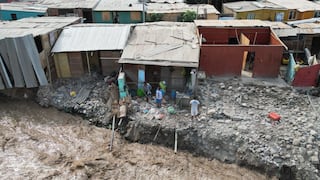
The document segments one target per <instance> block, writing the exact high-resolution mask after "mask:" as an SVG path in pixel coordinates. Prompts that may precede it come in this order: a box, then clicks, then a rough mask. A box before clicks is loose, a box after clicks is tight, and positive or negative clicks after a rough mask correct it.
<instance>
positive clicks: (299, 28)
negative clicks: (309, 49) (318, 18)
mask: <svg viewBox="0 0 320 180" xmlns="http://www.w3.org/2000/svg"><path fill="white" fill-rule="evenodd" d="M266 23H268V24H269V25H270V26H271V28H272V29H273V31H274V32H275V33H276V34H277V36H278V37H288V36H297V35H298V34H320V24H319V23H299V24H295V25H294V27H292V26H289V25H287V24H284V23H282V22H267V21H266Z"/></svg>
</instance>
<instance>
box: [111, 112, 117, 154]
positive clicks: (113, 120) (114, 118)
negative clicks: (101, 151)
mask: <svg viewBox="0 0 320 180" xmlns="http://www.w3.org/2000/svg"><path fill="white" fill-rule="evenodd" d="M115 122H116V116H115V115H113V119H112V136H111V142H110V151H112V144H113V138H114V124H115Z"/></svg>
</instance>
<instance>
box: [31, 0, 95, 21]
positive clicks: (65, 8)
mask: <svg viewBox="0 0 320 180" xmlns="http://www.w3.org/2000/svg"><path fill="white" fill-rule="evenodd" d="M33 2H34V3H36V4H40V5H43V6H46V7H48V11H47V12H48V16H77V17H82V18H84V19H83V21H84V22H86V23H91V22H92V20H93V18H92V9H93V8H94V7H95V6H96V5H97V4H98V2H99V0H68V1H65V0H34V1H33Z"/></svg>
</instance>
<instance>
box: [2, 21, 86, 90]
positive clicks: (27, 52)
mask: <svg viewBox="0 0 320 180" xmlns="http://www.w3.org/2000/svg"><path fill="white" fill-rule="evenodd" d="M79 21H80V18H76V17H38V18H24V19H20V20H16V21H7V22H1V28H0V89H9V88H24V87H26V88H32V87H38V86H39V85H46V84H47V83H48V82H47V79H49V80H50V81H51V79H53V78H54V74H55V69H54V66H53V58H52V57H51V55H50V50H51V47H52V45H53V44H54V43H55V41H56V38H57V36H58V34H59V31H60V29H62V28H63V27H64V26H67V25H70V24H73V23H78V22H79ZM34 73H35V74H34ZM36 77H37V78H36ZM1 82H2V83H1ZM10 84H11V85H10Z"/></svg>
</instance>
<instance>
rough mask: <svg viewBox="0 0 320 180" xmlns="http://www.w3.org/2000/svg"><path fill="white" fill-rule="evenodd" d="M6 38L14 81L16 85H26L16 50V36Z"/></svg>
mask: <svg viewBox="0 0 320 180" xmlns="http://www.w3.org/2000/svg"><path fill="white" fill-rule="evenodd" d="M5 40H6V49H7V53H8V57H9V60H10V61H9V64H7V66H10V67H11V69H12V72H11V75H12V77H13V81H14V87H24V86H25V83H24V78H23V75H22V72H21V69H20V65H19V61H18V57H17V52H16V48H17V47H16V45H15V42H14V38H7V39H5Z"/></svg>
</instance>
